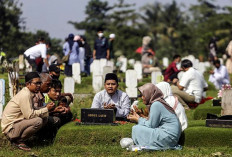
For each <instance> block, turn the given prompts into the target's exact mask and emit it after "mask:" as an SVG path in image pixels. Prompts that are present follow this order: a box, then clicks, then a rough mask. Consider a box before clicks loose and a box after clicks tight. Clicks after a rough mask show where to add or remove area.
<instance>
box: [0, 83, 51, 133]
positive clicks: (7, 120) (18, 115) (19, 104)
mask: <svg viewBox="0 0 232 157" xmlns="http://www.w3.org/2000/svg"><path fill="white" fill-rule="evenodd" d="M34 95H35V94H34V93H32V92H30V90H29V89H28V88H27V87H24V88H23V89H22V90H21V91H20V92H19V93H17V94H16V95H15V96H14V97H13V98H12V99H11V100H10V101H9V102H8V104H7V105H6V107H5V109H4V111H3V115H2V122H1V128H2V132H3V133H7V132H8V131H9V130H10V129H11V128H12V127H13V124H14V123H15V122H18V121H21V120H23V119H32V118H35V117H41V118H44V117H48V109H47V107H45V108H42V109H39V110H34V108H33V107H32V98H33V97H34Z"/></svg>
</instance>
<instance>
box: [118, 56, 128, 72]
mask: <svg viewBox="0 0 232 157" xmlns="http://www.w3.org/2000/svg"><path fill="white" fill-rule="evenodd" d="M121 62H122V66H121V68H120V70H121V71H122V72H124V73H125V72H126V69H127V58H121Z"/></svg>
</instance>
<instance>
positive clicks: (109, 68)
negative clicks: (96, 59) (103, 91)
mask: <svg viewBox="0 0 232 157" xmlns="http://www.w3.org/2000/svg"><path fill="white" fill-rule="evenodd" d="M112 72H113V68H112V67H111V66H104V67H103V81H104V80H105V76H106V74H108V73H112Z"/></svg>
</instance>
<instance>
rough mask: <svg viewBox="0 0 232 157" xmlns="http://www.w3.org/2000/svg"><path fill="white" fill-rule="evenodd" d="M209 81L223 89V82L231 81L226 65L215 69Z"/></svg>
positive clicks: (217, 87)
mask: <svg viewBox="0 0 232 157" xmlns="http://www.w3.org/2000/svg"><path fill="white" fill-rule="evenodd" d="M209 82H212V83H213V84H214V86H215V87H216V89H221V87H222V85H223V84H229V83H230V77H229V74H228V71H227V69H226V67H225V66H224V65H221V66H220V67H219V68H215V69H214V74H211V75H210V76H209Z"/></svg>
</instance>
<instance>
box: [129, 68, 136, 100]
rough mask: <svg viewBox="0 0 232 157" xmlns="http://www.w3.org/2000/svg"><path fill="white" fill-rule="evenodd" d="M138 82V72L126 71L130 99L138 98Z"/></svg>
mask: <svg viewBox="0 0 232 157" xmlns="http://www.w3.org/2000/svg"><path fill="white" fill-rule="evenodd" d="M137 85H138V80H137V72H136V71H135V70H127V71H126V86H127V88H126V93H127V94H128V96H129V97H130V98H137V95H138V90H137Z"/></svg>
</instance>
